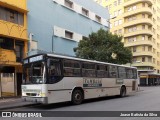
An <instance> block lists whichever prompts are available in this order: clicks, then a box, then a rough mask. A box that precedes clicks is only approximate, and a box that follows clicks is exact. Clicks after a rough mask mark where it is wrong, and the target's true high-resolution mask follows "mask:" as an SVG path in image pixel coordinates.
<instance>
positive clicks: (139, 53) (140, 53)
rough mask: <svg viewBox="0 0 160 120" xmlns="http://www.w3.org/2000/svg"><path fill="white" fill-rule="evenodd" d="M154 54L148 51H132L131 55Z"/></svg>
mask: <svg viewBox="0 0 160 120" xmlns="http://www.w3.org/2000/svg"><path fill="white" fill-rule="evenodd" d="M153 55H154V54H153V53H152V52H150V51H141V52H133V56H134V57H135V56H153Z"/></svg>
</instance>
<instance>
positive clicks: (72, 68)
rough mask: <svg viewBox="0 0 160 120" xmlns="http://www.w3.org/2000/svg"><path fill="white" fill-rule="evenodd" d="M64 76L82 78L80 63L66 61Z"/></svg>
mask: <svg viewBox="0 0 160 120" xmlns="http://www.w3.org/2000/svg"><path fill="white" fill-rule="evenodd" d="M63 66H64V68H63V69H64V70H63V71H64V76H72V77H73V76H76V77H78V76H81V69H80V68H81V67H80V63H79V61H74V60H64V63H63Z"/></svg>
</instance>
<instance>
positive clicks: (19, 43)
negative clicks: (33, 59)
mask: <svg viewBox="0 0 160 120" xmlns="http://www.w3.org/2000/svg"><path fill="white" fill-rule="evenodd" d="M15 46H16V61H17V62H22V60H23V49H24V42H22V41H18V40H17V41H16V42H15Z"/></svg>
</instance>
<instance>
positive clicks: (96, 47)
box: [74, 29, 132, 64]
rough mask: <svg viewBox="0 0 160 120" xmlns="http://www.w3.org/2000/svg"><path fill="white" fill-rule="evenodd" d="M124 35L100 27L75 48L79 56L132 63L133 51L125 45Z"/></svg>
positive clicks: (110, 61)
mask: <svg viewBox="0 0 160 120" xmlns="http://www.w3.org/2000/svg"><path fill="white" fill-rule="evenodd" d="M121 40H122V36H118V35H113V34H112V33H110V32H109V31H106V30H103V29H100V30H98V31H97V32H96V33H95V32H93V33H91V34H90V35H89V38H84V39H83V40H81V41H80V42H79V44H78V47H76V48H74V52H75V53H76V56H77V57H80V58H84V59H90V60H97V61H103V62H109V63H115V64H126V63H131V60H132V52H131V51H130V49H129V48H126V47H124V44H123V43H122V42H121Z"/></svg>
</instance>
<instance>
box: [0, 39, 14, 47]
mask: <svg viewBox="0 0 160 120" xmlns="http://www.w3.org/2000/svg"><path fill="white" fill-rule="evenodd" d="M0 48H3V49H8V50H13V49H14V39H11V38H5V37H0Z"/></svg>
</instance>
